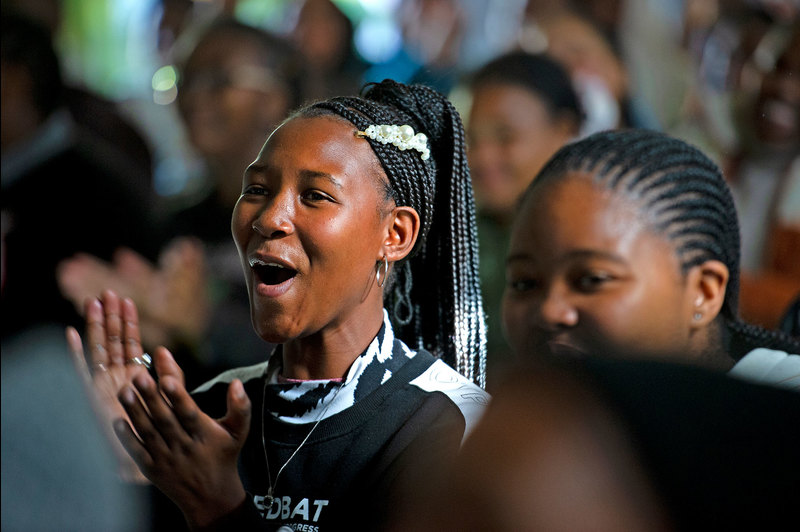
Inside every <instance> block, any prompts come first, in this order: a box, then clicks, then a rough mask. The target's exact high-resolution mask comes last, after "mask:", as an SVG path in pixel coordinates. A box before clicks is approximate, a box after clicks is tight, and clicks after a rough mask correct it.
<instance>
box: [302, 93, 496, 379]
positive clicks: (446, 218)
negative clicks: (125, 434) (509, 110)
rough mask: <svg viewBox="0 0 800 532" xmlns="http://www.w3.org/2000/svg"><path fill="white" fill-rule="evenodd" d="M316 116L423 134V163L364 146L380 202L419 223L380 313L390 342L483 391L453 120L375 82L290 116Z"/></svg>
mask: <svg viewBox="0 0 800 532" xmlns="http://www.w3.org/2000/svg"><path fill="white" fill-rule="evenodd" d="M319 114H334V115H337V116H339V117H341V118H344V119H345V120H347V121H349V122H351V123H352V124H353V125H354V126H355V127H356V128H357V130H359V131H364V130H366V128H367V127H368V126H370V125H380V124H394V125H405V124H407V125H410V126H411V127H412V128H414V131H415V132H422V133H424V134H425V135H427V137H428V139H429V149H430V153H431V156H430V158H429V159H427V160H423V159H422V157H421V156H420V153H419V152H418V151H416V150H411V149H410V150H400V149H398V148H397V147H395V146H394V145H392V144H383V143H381V142H380V141H376V140H372V139H370V138H365V140H366V141H367V142H369V143H370V145H371V146H372V149H373V151H374V152H375V154H376V155H377V157H378V160H379V161H380V164H381V167H382V168H383V171H384V173H385V174H386V176H387V178H388V180H389V187H390V188H389V190H388V191H387V195H388V196H390V197H391V198H392V199H394V201H395V203H396V204H397V205H398V206H409V207H412V208H413V209H414V210H416V211H417V213H418V214H419V216H420V221H421V228H420V234H419V237H418V238H417V242H416V244H415V245H414V249H413V250H412V251H411V253H410V254H409V256H408V257H407V258H406V259H405V261H404V262H403V263H402V264H396V265H395V268H394V274H393V276H392V277H393V279H392V280H391V283H392V291H391V292H390V293H389V294H387V309H388V312H389V314H390V316H391V318H392V321H393V324H394V326H395V331H396V334H397V335H398V337H400V338H403V339H404V340H405V341H407V342H409V343H413V344H415V345H416V346H417V347H418V348H425V349H427V350H428V351H430V352H431V353H433V354H434V355H436V356H439V357H441V358H442V359H443V360H444V361H445V362H447V363H448V364H450V365H451V366H453V367H454V368H455V369H456V370H457V371H459V372H460V373H461V374H462V375H464V376H465V377H467V378H469V379H471V380H473V381H474V382H475V383H476V384H478V385H479V386H481V387H485V380H486V330H485V323H484V313H483V303H482V299H481V295H480V284H479V277H478V238H477V225H476V222H475V202H474V198H473V194H472V181H471V179H470V174H469V168H468V166H467V160H466V151H465V135H464V127H463V124H462V122H461V117H460V116H459V114H458V112H457V111H456V110H455V108H454V107H453V105H452V104H451V103H450V102H449V101H448V100H447V98H445V97H444V96H443V95H441V94H439V93H438V92H436V91H435V90H433V89H431V88H429V87H426V86H424V85H405V84H401V83H398V82H395V81H392V80H384V81H383V82H381V83H370V84H367V85H366V86H365V87H364V89H363V90H362V93H361V95H360V96H353V97H336V98H332V99H329V100H325V101H320V102H314V103H312V104H310V105H309V106H307V107H305V108H304V109H301V110H300V111H298V112H296V113H295V114H294V115H293V116H316V115H319Z"/></svg>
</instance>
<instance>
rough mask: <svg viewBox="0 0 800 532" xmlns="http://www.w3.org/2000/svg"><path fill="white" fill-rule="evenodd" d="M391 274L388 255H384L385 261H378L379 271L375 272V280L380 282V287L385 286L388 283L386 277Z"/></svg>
mask: <svg viewBox="0 0 800 532" xmlns="http://www.w3.org/2000/svg"><path fill="white" fill-rule="evenodd" d="M381 266H383V279H381ZM388 276H389V261H388V260H386V255H384V256H383V262H379V263H378V271H376V272H375V281H376V282H377V283H378V288H383V285H384V284H385V283H386V278H387V277H388Z"/></svg>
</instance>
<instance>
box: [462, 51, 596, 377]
mask: <svg viewBox="0 0 800 532" xmlns="http://www.w3.org/2000/svg"><path fill="white" fill-rule="evenodd" d="M469 87H470V90H471V95H472V100H471V108H470V111H469V117H468V120H467V141H468V142H467V146H468V150H467V157H468V160H469V164H470V170H471V173H472V183H473V187H474V189H475V198H476V203H477V206H478V234H479V242H480V259H481V260H480V268H481V284H482V292H483V297H484V303H485V305H486V312H487V327H488V333H487V351H488V364H489V369H488V374H489V380H490V383H491V382H492V381H493V380H494V374H495V372H499V371H501V370H502V368H504V367H505V365H506V363H507V362H509V361H510V360H511V359H512V356H511V353H510V348H509V347H508V345H507V344H506V342H505V340H504V339H503V336H502V330H501V321H500V302H501V299H502V294H503V289H504V288H505V260H504V257H505V255H506V251H507V250H508V240H509V237H510V233H511V223H512V220H513V217H514V213H515V211H516V206H517V201H518V200H519V197H520V196H521V195H522V192H523V191H524V190H525V189H526V188H527V186H528V184H529V183H530V182H531V181H532V180H533V178H534V177H535V176H536V174H537V173H538V172H539V170H541V169H542V166H544V163H545V162H547V160H548V159H549V158H550V157H551V156H552V155H553V154H554V153H555V152H556V151H557V150H558V149H559V148H560V147H561V146H563V145H564V144H566V143H567V142H569V141H570V140H572V139H573V138H575V137H576V136H577V134H578V132H579V130H580V126H581V120H582V117H583V113H582V109H581V105H580V102H579V99H578V96H577V94H576V93H575V91H574V89H573V87H572V83H571V80H570V77H569V74H568V73H567V71H566V70H565V69H564V67H562V66H561V64H560V63H558V62H557V61H556V60H554V59H552V58H550V57H548V56H546V55H541V54H529V53H527V52H523V51H515V52H510V53H508V54H505V55H502V56H500V57H498V58H496V59H494V60H492V61H490V62H488V63H487V64H486V65H484V66H483V67H481V68H480V69H479V70H477V71H476V72H475V73H474V74H473V75H472V76H471V78H470V80H469Z"/></svg>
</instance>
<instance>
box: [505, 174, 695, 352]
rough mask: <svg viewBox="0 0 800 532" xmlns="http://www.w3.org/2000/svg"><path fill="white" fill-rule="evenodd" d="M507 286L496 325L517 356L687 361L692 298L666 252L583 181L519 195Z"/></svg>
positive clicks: (631, 213) (625, 208)
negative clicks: (500, 321) (501, 323)
mask: <svg viewBox="0 0 800 532" xmlns="http://www.w3.org/2000/svg"><path fill="white" fill-rule="evenodd" d="M507 280H508V283H507V286H506V291H505V294H504V301H503V320H504V327H505V332H506V335H507V338H508V340H509V342H510V345H511V346H512V347H513V348H514V349H515V350H516V352H517V353H518V354H519V355H521V356H534V357H536V356H542V357H584V356H587V355H601V356H609V357H627V356H635V357H645V358H649V357H653V358H673V357H674V356H676V355H677V354H681V353H682V354H684V355H685V356H686V357H687V359H688V358H690V357H691V353H690V350H689V345H690V344H689V341H690V336H691V334H692V333H691V330H690V329H691V328H690V319H691V316H692V308H693V301H692V297H691V294H690V291H689V290H688V287H687V282H686V280H685V277H684V275H683V274H682V272H681V269H680V265H679V262H678V258H677V256H676V254H675V252H674V250H673V247H672V246H671V244H670V243H669V242H668V241H667V240H665V239H664V238H662V237H660V236H657V235H654V234H653V233H651V232H649V231H648V229H647V227H646V226H645V225H644V224H643V222H642V221H641V214H638V213H637V212H636V210H635V207H634V206H633V205H632V204H631V203H630V201H629V200H626V199H622V198H620V197H619V196H615V195H614V194H613V193H611V192H609V191H607V190H605V189H601V188H598V187H597V186H596V185H594V184H593V183H592V182H591V180H590V179H589V178H588V176H587V174H582V173H571V175H570V176H569V178H568V179H566V180H561V181H558V182H550V183H546V184H543V185H541V186H539V187H537V188H535V189H534V190H532V191H531V194H530V195H529V196H528V197H526V199H525V202H524V204H523V206H522V208H521V211H520V212H519V214H518V218H517V220H516V221H515V224H514V229H513V233H512V237H511V244H510V250H509V255H508V266H507Z"/></svg>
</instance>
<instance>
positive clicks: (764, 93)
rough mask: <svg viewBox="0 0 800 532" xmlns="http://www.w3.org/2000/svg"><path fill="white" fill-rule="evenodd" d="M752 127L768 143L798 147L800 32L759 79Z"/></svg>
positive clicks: (799, 133)
mask: <svg viewBox="0 0 800 532" xmlns="http://www.w3.org/2000/svg"><path fill="white" fill-rule="evenodd" d="M755 128H756V133H757V135H758V137H759V139H760V140H761V141H763V142H766V143H768V144H773V145H779V146H794V148H795V149H797V146H799V145H800V31H798V32H796V35H795V37H794V38H793V39H792V41H791V42H790V43H789V45H788V47H787V48H786V50H785V51H784V52H783V54H781V56H780V57H779V58H778V61H777V62H776V63H775V68H774V69H773V70H772V71H770V72H769V73H767V74H766V75H765V76H764V79H763V80H762V83H761V91H760V93H759V96H758V100H757V102H756V110H755Z"/></svg>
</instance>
